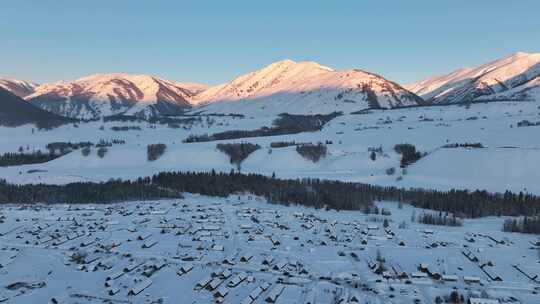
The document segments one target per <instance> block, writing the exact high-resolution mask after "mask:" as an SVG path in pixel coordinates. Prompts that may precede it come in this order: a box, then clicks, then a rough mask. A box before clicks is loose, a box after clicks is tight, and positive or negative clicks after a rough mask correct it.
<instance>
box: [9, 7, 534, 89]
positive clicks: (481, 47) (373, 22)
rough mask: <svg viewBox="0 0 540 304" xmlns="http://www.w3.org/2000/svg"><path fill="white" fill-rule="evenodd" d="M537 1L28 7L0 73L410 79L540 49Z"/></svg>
mask: <svg viewBox="0 0 540 304" xmlns="http://www.w3.org/2000/svg"><path fill="white" fill-rule="evenodd" d="M539 12H540V1H538V0H519V1H503V0H467V1H464V0H453V1H450V0H448V1H446V0H429V1H415V0H409V1H403V0H394V1H389V0H388V1H381V0H379V1H361V0H355V1H337V0H336V1H331V0H321V1H317V0H311V1H299V0H297V1H295V0H288V1H279V0H274V1H258V0H251V1H234V0H227V1H223V0H214V1H206V0H197V1H181V0H177V1H159V0H155V1H150V0H141V1H137V0H131V1H124V0H108V1H102V0H92V1H78V0H69V1H68V0H35V1H31V0H20V1H6V2H5V3H2V5H1V8H0V38H1V42H0V75H2V76H9V77H15V78H20V79H27V80H32V81H36V82H47V81H55V80H61V79H64V80H68V79H74V78H78V77H81V76H84V75H87V74H90V73H95V72H128V73H145V74H153V75H157V76H160V77H163V78H167V79H172V80H177V81H198V82H205V83H210V84H217V83H220V82H223V81H226V80H229V79H231V78H233V77H235V76H237V75H239V74H242V73H245V72H248V71H251V70H253V69H257V68H260V67H262V66H264V65H267V64H269V63H271V62H274V61H277V60H281V59H285V58H290V59H293V60H314V61H317V62H319V63H321V64H324V65H327V66H330V67H333V68H338V69H341V68H352V67H354V68H362V69H365V70H368V71H372V72H376V73H379V74H382V75H383V76H385V77H387V78H389V79H391V80H395V81H398V82H401V83H408V82H411V81H414V80H417V79H420V78H424V77H426V76H432V75H434V74H440V73H445V72H449V71H450V70H453V69H456V68H458V67H461V66H473V65H477V64H480V63H484V62H486V61H490V60H492V59H496V58H498V57H502V56H506V55H508V54H510V53H513V52H516V51H525V52H540V15H539Z"/></svg>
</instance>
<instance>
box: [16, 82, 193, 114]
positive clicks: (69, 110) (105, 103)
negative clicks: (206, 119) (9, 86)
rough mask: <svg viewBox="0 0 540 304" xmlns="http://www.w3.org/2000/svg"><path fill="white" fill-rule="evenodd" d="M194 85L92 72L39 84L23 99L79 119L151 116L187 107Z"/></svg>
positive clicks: (178, 110) (176, 111) (177, 111)
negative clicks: (120, 115)
mask: <svg viewBox="0 0 540 304" xmlns="http://www.w3.org/2000/svg"><path fill="white" fill-rule="evenodd" d="M195 87H196V86H194V85H193V84H188V85H187V86H186V87H182V86H181V85H179V84H178V83H174V82H170V81H167V80H163V79H159V78H156V77H152V76H148V75H130V74H120V73H114V74H94V75H90V76H87V77H84V78H81V79H78V80H75V81H70V82H64V81H61V82H56V83H51V84H44V85H40V86H38V87H37V88H36V89H35V92H34V93H33V94H31V95H28V96H26V100H28V101H29V102H31V103H32V104H34V105H36V106H38V107H40V108H42V109H44V110H47V111H50V112H53V113H56V114H59V115H63V116H67V117H74V118H80V119H93V118H99V117H102V116H109V115H117V114H125V115H135V116H141V117H153V116H158V115H170V114H178V113H181V112H182V111H183V110H184V109H186V108H189V107H190V106H191V105H190V103H189V101H188V100H189V99H190V98H191V97H192V96H193V95H194V94H195V93H196V92H197V90H196V89H195V90H194V91H192V89H193V88H195ZM199 87H200V86H199ZM189 88H192V89H189Z"/></svg>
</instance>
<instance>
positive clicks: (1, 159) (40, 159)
mask: <svg viewBox="0 0 540 304" xmlns="http://www.w3.org/2000/svg"><path fill="white" fill-rule="evenodd" d="M63 155H65V154H60V153H43V152H41V150H38V151H36V152H32V153H23V152H19V153H12V152H8V153H5V154H2V155H0V167H9V166H20V165H29V164H41V163H46V162H48V161H51V160H53V159H56V158H58V157H61V156H63Z"/></svg>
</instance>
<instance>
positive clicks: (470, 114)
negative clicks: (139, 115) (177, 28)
mask: <svg viewBox="0 0 540 304" xmlns="http://www.w3.org/2000/svg"><path fill="white" fill-rule="evenodd" d="M539 112H540V110H539V109H538V103H535V102H496V103H487V104H473V105H471V106H470V107H464V106H444V107H442V106H441V107H418V108H405V109H395V110H385V111H383V110H378V111H371V113H369V114H363V115H343V116H340V117H338V118H335V119H333V120H332V121H330V122H329V123H328V124H327V125H326V126H325V127H324V128H323V129H322V130H321V131H320V132H312V133H300V134H294V135H283V136H272V137H257V138H245V139H238V140H230V141H223V142H251V143H257V144H259V145H260V146H261V147H262V148H261V149H260V150H258V151H256V152H254V153H253V154H251V155H250V156H249V157H248V158H247V159H246V160H245V161H244V162H243V163H242V165H241V171H242V172H256V173H261V174H266V175H271V174H272V173H275V174H276V176H278V177H284V178H291V177H319V178H326V179H337V180H347V181H360V182H367V183H374V184H381V185H395V186H400V187H425V188H437V189H450V188H462V189H486V190H489V191H500V192H503V191H505V190H512V191H527V192H532V193H535V194H540V184H539V183H537V181H538V180H539V178H540V170H538V168H537V164H538V163H540V150H539V148H540V137H538V131H539V130H540V127H535V126H531V127H519V128H518V127H517V123H518V122H520V121H522V120H529V121H531V122H536V121H539V120H540V115H539ZM273 119H275V116H271V115H270V116H249V115H248V116H246V117H245V118H239V117H210V118H203V119H202V120H201V122H197V123H195V124H194V125H193V126H190V127H186V128H185V129H184V128H179V129H172V128H168V127H166V126H164V125H150V124H148V123H128V122H125V123H120V122H108V123H102V122H91V123H81V124H79V125H78V126H77V127H75V126H72V125H69V126H64V127H61V128H57V129H53V130H51V131H38V130H35V132H33V133H32V129H33V128H32V126H23V127H19V128H4V127H2V128H0V153H4V152H16V151H17V150H18V149H19V147H20V146H22V147H24V148H25V149H26V148H28V149H29V150H36V149H42V150H43V149H44V147H45V145H46V144H47V143H50V142H54V141H71V142H79V141H91V142H94V143H97V142H98V141H99V140H100V139H105V140H110V139H122V140H125V141H126V144H124V145H115V146H113V147H111V148H109V151H108V153H107V155H106V156H105V157H104V158H99V157H98V156H97V155H96V152H95V149H93V151H92V153H91V154H90V155H89V156H87V157H84V156H83V155H82V154H81V152H80V151H74V152H72V153H70V154H68V155H65V156H63V157H61V158H58V159H55V160H53V161H50V162H48V163H44V164H35V165H24V166H14V167H5V168H1V169H0V178H3V179H7V180H8V181H11V182H15V183H68V182H73V181H106V180H108V179H110V178H124V179H128V178H137V177H140V176H148V175H151V174H154V173H157V172H160V171H167V170H173V171H178V170H180V171H187V170H192V171H210V170H212V169H214V170H216V171H223V172H229V171H230V170H231V169H236V166H235V165H232V164H230V163H229V161H228V157H227V156H226V155H225V154H223V153H221V152H219V151H218V150H217V149H216V143H217V142H206V143H182V140H183V139H185V138H186V137H188V136H189V135H190V134H196V135H199V134H205V133H215V132H221V131H224V130H253V129H257V128H260V127H262V126H271V124H272V120H273ZM102 126H103V130H100V127H102ZM113 126H139V127H140V128H141V130H129V131H113V130H111V127H113ZM292 140H294V141H296V142H313V143H316V142H320V141H321V142H324V141H326V140H330V141H332V142H333V143H332V144H330V145H328V149H329V155H327V156H326V157H325V158H323V159H322V160H320V161H319V162H317V163H313V162H311V161H309V160H306V159H304V158H302V157H301V156H300V155H299V154H298V153H297V152H296V151H295V148H294V147H286V148H276V149H271V148H270V143H271V142H275V141H292ZM465 142H469V143H473V142H479V143H482V144H483V145H484V147H485V148H482V149H466V148H453V149H448V148H441V146H443V145H445V144H448V143H465ZM152 143H165V144H166V145H167V150H166V152H165V154H164V155H163V156H162V157H161V158H160V159H158V160H156V161H153V162H149V161H147V159H146V148H147V145H148V144H152ZM398 143H411V144H414V145H415V146H416V147H417V148H418V149H419V150H420V151H423V152H427V153H428V155H427V156H425V157H424V158H422V159H420V160H419V161H418V162H417V163H415V164H413V165H411V166H409V167H408V168H407V170H406V172H401V170H400V168H399V161H400V157H401V156H400V155H398V154H397V153H395V152H394V150H393V147H394V145H395V144H398ZM379 146H380V147H382V149H383V153H382V154H378V155H377V159H376V160H375V161H372V160H371V159H370V158H369V155H370V153H369V152H368V149H369V148H370V147H379ZM391 167H394V168H396V173H395V174H393V175H388V174H387V173H386V170H387V169H388V168H391ZM35 170H40V171H39V172H37V173H36V171H35ZM30 172H34V173H30Z"/></svg>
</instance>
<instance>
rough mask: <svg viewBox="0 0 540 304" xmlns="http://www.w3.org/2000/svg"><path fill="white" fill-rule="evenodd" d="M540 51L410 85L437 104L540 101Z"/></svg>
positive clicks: (509, 57)
mask: <svg viewBox="0 0 540 304" xmlns="http://www.w3.org/2000/svg"><path fill="white" fill-rule="evenodd" d="M539 78H540V53H530V54H529V53H523V52H518V53H515V54H513V55H510V56H508V57H505V58H502V59H499V60H495V61H493V62H490V63H487V64H484V65H481V66H479V67H477V68H464V69H459V70H457V71H454V72H452V73H450V74H447V75H442V76H437V77H433V78H428V79H425V80H422V81H419V82H416V83H413V84H410V85H408V86H405V87H406V88H408V89H409V90H410V91H412V92H414V93H416V94H418V95H420V96H421V97H422V98H424V99H425V100H426V101H428V102H432V103H436V104H449V103H460V102H469V101H494V100H516V101H523V100H539V101H540V79H539Z"/></svg>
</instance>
